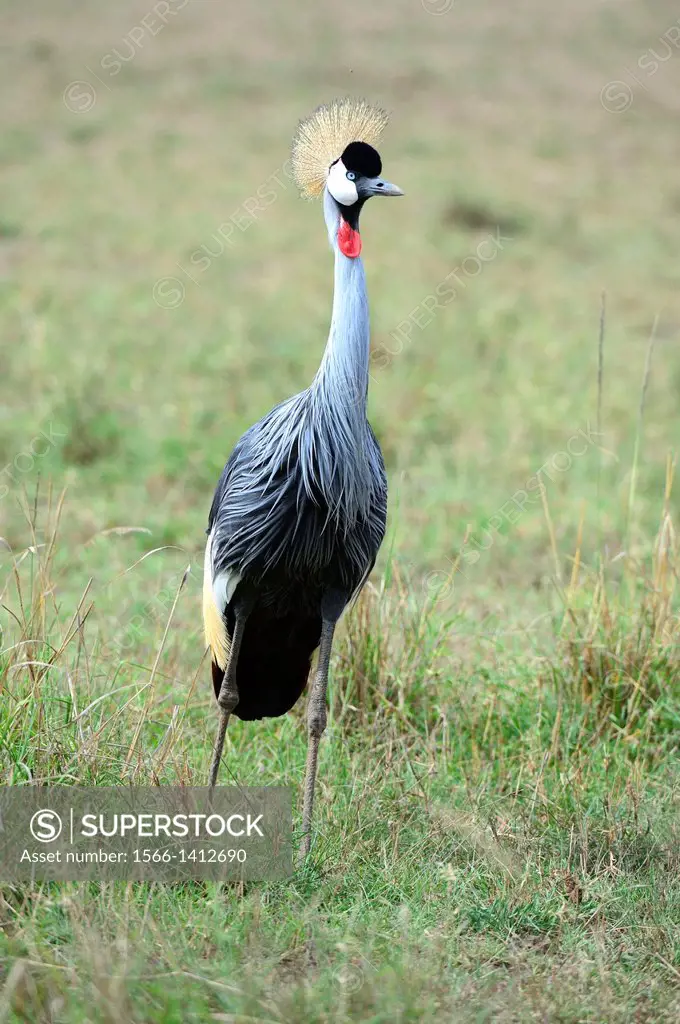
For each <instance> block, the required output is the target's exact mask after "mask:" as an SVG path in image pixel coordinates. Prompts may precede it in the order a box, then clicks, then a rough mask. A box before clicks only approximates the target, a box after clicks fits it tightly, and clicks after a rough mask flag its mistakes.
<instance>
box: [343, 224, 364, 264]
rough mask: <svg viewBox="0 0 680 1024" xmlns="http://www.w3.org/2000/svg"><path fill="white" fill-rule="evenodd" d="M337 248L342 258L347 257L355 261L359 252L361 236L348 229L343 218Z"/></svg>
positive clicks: (352, 229)
mask: <svg viewBox="0 0 680 1024" xmlns="http://www.w3.org/2000/svg"><path fill="white" fill-rule="evenodd" d="M338 248H339V250H340V252H341V253H342V254H343V255H344V256H348V257H349V258H350V259H351V260H354V259H356V258H357V256H358V255H359V253H360V252H361V235H360V234H359V232H358V231H355V230H354V228H352V227H350V225H349V224H348V223H347V221H346V220H345V219H344V217H343V218H342V221H341V223H340V230H339V231H338Z"/></svg>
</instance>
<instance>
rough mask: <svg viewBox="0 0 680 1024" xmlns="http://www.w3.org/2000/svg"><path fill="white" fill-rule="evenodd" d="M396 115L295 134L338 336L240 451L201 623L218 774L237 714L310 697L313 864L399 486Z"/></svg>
mask: <svg viewBox="0 0 680 1024" xmlns="http://www.w3.org/2000/svg"><path fill="white" fill-rule="evenodd" d="M387 120H388V115H387V114H386V113H385V111H384V110H382V109H381V108H379V107H376V106H373V105H371V104H369V103H368V102H367V101H366V100H363V99H354V98H352V97H346V98H344V99H341V100H334V101H333V102H331V103H329V104H327V105H322V106H320V107H318V108H317V109H316V110H315V111H314V112H313V113H312V114H311V115H310V116H309V117H308V118H306V119H305V120H303V121H301V122H300V123H299V125H298V128H297V131H296V134H295V137H294V139H293V144H292V151H291V167H292V176H293V179H294V181H295V183H296V185H297V187H298V189H299V191H300V194H301V195H302V197H303V198H305V199H315V198H318V197H321V199H322V205H323V214H324V219H325V223H326V229H327V232H328V239H329V242H330V246H331V249H332V252H333V256H334V293H333V305H332V315H331V324H330V331H329V335H328V341H327V343H326V346H325V349H324V352H323V356H322V358H321V362H320V365H319V368H318V371H317V373H316V375H315V376H314V379H313V380H312V382H311V384H310V385H309V387H307V388H306V389H305V390H304V391H301V392H300V393H299V394H296V395H294V396H293V397H292V398H288V399H286V400H284V401H282V402H281V403H280V404H279V405H277V406H276V407H275V408H274V409H272V411H271V412H270V413H268V414H267V415H266V416H264V417H263V418H262V419H261V420H259V421H258V422H257V423H255V424H254V425H253V426H252V427H250V428H249V429H248V430H247V431H246V432H245V434H243V436H242V437H241V439H240V440H239V441H238V442H237V444H236V446H235V448H234V450H233V452H232V454H231V456H230V457H229V459H228V461H227V463H226V465H225V467H224V470H223V472H222V475H221V477H220V479H219V482H218V484H217V488H216V490H215V494H214V497H213V501H212V506H211V508H210V514H209V517H208V528H207V530H206V533H207V542H206V548H205V565H204V585H203V623H204V632H205V639H206V644H207V648H208V649H209V652H210V657H211V665H212V681H213V687H214V692H215V697H216V700H217V705H218V709H219V714H220V720H219V726H218V729H217V736H216V739H215V744H214V750H213V756H212V762H211V766H210V774H209V787H210V790H211V791H212V790H213V789H214V787H215V785H216V782H217V777H218V773H219V767H220V762H221V759H222V751H223V748H224V740H225V735H226V731H227V726H228V723H229V719H230V716H231V715H235V716H236V717H237V718H239V719H241V720H243V721H256V720H259V719H262V718H269V717H278V716H280V715H284V714H286V713H287V712H288V711H289V710H290V709H291V708H292V707H293V706H294V705H295V704H296V702H297V701H298V700H299V698H300V697H301V696H302V694H303V692H304V691H305V689H306V688H307V683H308V681H309V675H310V672H311V664H312V657H313V655H314V653H315V652H316V651H317V649H318V652H319V653H318V660H317V664H316V669H315V673H314V678H313V681H312V685H311V687H310V691H309V698H308V706H307V733H308V738H307V760H306V767H305V782H304V797H303V815H302V836H301V846H300V851H299V856H300V858H301V859H302V860H304V858H305V857H306V856H307V855H308V853H309V851H310V848H311V829H312V818H313V809H314V791H315V783H316V774H317V762H318V752H319V742H320V739H321V736H322V734H323V732H324V729H325V727H326V720H327V712H326V702H327V690H328V671H329V664H330V658H331V650H332V645H333V637H334V634H335V630H336V625H337V623H338V620H339V619H340V617H341V615H342V613H343V611H344V609H345V608H346V607H347V606H348V605H349V604H350V603H351V602H352V601H353V600H354V599H355V598H356V596H357V595H358V594H359V592H360V590H361V588H362V587H363V585H364V583H365V582H366V580H367V579H368V576H369V574H370V572H371V570H372V569H373V566H374V564H375V561H376V557H377V554H378V550H379V548H380V545H381V543H382V540H383V538H384V535H385V528H386V520H387V477H386V473H385V465H384V461H383V456H382V453H381V450H380V445H379V443H378V441H377V438H376V436H375V434H374V432H373V430H372V428H371V426H370V425H369V422H368V419H367V412H366V403H367V397H368V380H369V358H370V335H369V312H368V301H367V296H366V279H365V275H364V268H363V264H362V260H361V256H360V254H361V248H362V238H361V233H360V230H359V218H360V215H361V212H362V209H363V207H364V205H365V203H366V202H367V200H368V199H370V198H372V197H373V196H401V195H403V192H402V190H401V189H400V188H398V186H396V185H393V184H391V183H390V182H389V181H387V180H385V179H384V178H383V177H382V161H381V157H380V154H379V153H378V151H377V149H376V148H375V146H376V143H377V142H378V140H379V138H380V136H381V135H382V132H383V130H384V128H385V127H386V125H387Z"/></svg>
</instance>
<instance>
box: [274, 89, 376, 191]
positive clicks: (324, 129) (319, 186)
mask: <svg viewBox="0 0 680 1024" xmlns="http://www.w3.org/2000/svg"><path fill="white" fill-rule="evenodd" d="M387 121H388V116H387V114H386V113H385V111H384V110H381V109H380V107H372V106H371V105H370V104H369V103H367V102H366V100H355V99H352V98H351V97H349V96H348V97H346V98H345V99H343V100H333V102H332V103H329V104H328V105H327V106H326V105H323V106H320V107H317V109H316V110H315V111H314V113H313V114H310V116H309V117H308V118H306V119H305V120H304V121H301V122H300V124H299V125H298V128H297V131H296V133H295V138H294V139H293V149H292V154H291V159H292V167H293V179H294V181H295V184H296V185H297V187H298V188H299V189H300V192H301V194H302V195H303V196H304V198H305V199H314V198H315V197H316V196H319V195H321V193H322V192H323V188H324V185H325V184H326V177H327V176H328V168H329V167H330V165H331V164H332V163H333V162H334V161H335V160H337V159H338V157H340V156H341V155H342V153H343V150H344V149H345V147H346V146H348V145H349V144H350V142H367V143H368V144H369V146H375V144H376V142H377V141H378V139H379V138H380V136H381V135H382V133H383V130H384V128H385V126H386V125H387Z"/></svg>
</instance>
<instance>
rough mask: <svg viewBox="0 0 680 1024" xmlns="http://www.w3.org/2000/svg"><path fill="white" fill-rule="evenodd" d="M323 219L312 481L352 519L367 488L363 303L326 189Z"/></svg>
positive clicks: (357, 265)
mask: <svg viewBox="0 0 680 1024" xmlns="http://www.w3.org/2000/svg"><path fill="white" fill-rule="evenodd" d="M324 217H325V220H326V226H327V228H328V235H329V240H330V243H331V246H332V248H333V252H334V254H335V291H334V295H333V314H332V318H331V327H330V332H329V335H328V342H327V344H326V349H325V351H324V354H323V358H322V360H321V365H320V366H319V369H318V371H317V374H316V376H315V378H314V381H313V382H312V385H311V388H310V397H311V411H312V418H311V420H310V422H309V426H310V427H311V430H312V432H313V433H315V434H317V435H318V439H317V450H316V455H317V458H318V457H319V456H320V457H321V460H322V462H324V463H325V465H324V466H323V468H322V467H319V470H320V472H319V473H318V483H319V484H321V486H322V488H323V491H324V493H325V495H326V497H327V499H328V500H329V504H330V505H331V506H332V507H335V508H338V507H339V506H340V505H341V506H342V508H343V512H344V513H345V515H347V514H348V513H349V516H350V518H354V516H355V515H356V514H359V513H364V512H365V511H366V509H367V503H368V502H369V501H370V498H371V496H372V490H373V487H372V483H371V467H370V457H368V453H367V445H368V444H369V433H368V423H367V420H366V399H367V394H368V367H369V356H370V334H369V321H368V299H367V296H366V279H365V276H364V268H363V264H362V262H361V258H360V257H357V258H356V259H350V258H348V257H347V256H344V255H343V253H342V252H340V250H339V248H338V243H337V233H338V227H339V224H340V212H339V210H338V208H337V205H336V203H335V200H334V199H333V198H332V196H330V194H329V193H328V191H326V190H325V191H324ZM324 449H326V450H325V451H324ZM314 476H315V477H316V476H317V474H316V473H314Z"/></svg>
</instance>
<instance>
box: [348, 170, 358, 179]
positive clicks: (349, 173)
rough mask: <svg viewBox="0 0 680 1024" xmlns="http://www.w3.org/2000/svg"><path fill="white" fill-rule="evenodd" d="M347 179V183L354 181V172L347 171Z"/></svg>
mask: <svg viewBox="0 0 680 1024" xmlns="http://www.w3.org/2000/svg"><path fill="white" fill-rule="evenodd" d="M347 178H348V180H349V181H354V179H355V178H356V174H355V173H354V171H348V172H347Z"/></svg>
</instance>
